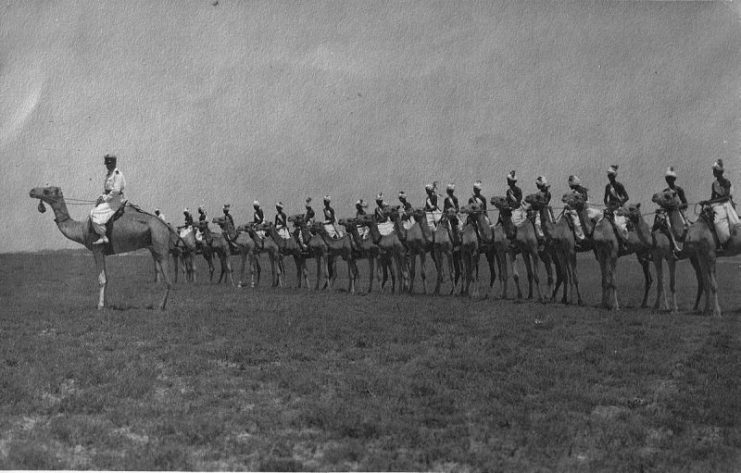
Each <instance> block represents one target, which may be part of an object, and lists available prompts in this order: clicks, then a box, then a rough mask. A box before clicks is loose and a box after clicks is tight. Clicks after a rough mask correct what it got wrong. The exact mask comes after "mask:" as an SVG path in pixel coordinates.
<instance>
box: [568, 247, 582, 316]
mask: <svg viewBox="0 0 741 473" xmlns="http://www.w3.org/2000/svg"><path fill="white" fill-rule="evenodd" d="M569 268H570V272H571V278H570V279H571V280H572V281H573V284H574V289H575V290H576V303H577V304H579V305H584V300H583V299H582V298H581V291H580V290H579V274H578V272H577V268H576V252H574V253H572V254H570V255H569Z"/></svg>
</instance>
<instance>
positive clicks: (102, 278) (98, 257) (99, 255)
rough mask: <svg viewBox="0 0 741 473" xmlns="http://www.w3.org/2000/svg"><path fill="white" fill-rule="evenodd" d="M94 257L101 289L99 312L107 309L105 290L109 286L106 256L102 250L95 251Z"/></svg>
mask: <svg viewBox="0 0 741 473" xmlns="http://www.w3.org/2000/svg"><path fill="white" fill-rule="evenodd" d="M93 257H94V258H95V268H96V271H97V273H98V287H99V289H100V291H99V294H98V310H100V309H102V308H104V307H105V289H106V285H107V284H108V279H107V278H106V271H105V255H104V254H103V251H102V250H96V251H93ZM155 266H156V261H155ZM156 269H157V268H155V270H156Z"/></svg>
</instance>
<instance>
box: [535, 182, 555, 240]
mask: <svg viewBox="0 0 741 473" xmlns="http://www.w3.org/2000/svg"><path fill="white" fill-rule="evenodd" d="M535 187H537V188H538V194H540V196H541V200H542V201H543V205H544V206H545V207H546V209H547V210H548V213H549V214H550V215H551V219H553V213H552V212H553V211H552V210H551V207H550V205H551V190H550V189H551V185H550V184H548V180H547V179H546V178H545V176H538V178H537V179H535ZM535 230H536V233H537V234H538V245H539V246H540V245H542V243H543V239H544V238H545V235H544V234H543V222H541V220H540V212H538V213H537V214H536V215H535Z"/></svg>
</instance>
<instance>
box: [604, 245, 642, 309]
mask: <svg viewBox="0 0 741 473" xmlns="http://www.w3.org/2000/svg"><path fill="white" fill-rule="evenodd" d="M617 260H618V259H617V255H616V256H615V257H613V258H611V259H610V265H609V266H608V269H609V272H608V276H609V277H608V279H607V280H608V282H609V289H610V294H612V309H613V310H620V304H618V296H617V284H616V283H615V278H616V276H617ZM644 271H645V269H644Z"/></svg>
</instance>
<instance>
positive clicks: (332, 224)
mask: <svg viewBox="0 0 741 473" xmlns="http://www.w3.org/2000/svg"><path fill="white" fill-rule="evenodd" d="M331 202H332V196H331V195H329V194H327V195H325V196H324V209H322V210H323V211H324V228H325V229H326V230H327V233H328V234H329V236H330V237H332V238H335V239H337V238H340V237H342V236H343V234H342V233H341V231H340V228H339V227H338V226H337V219H336V218H335V213H334V209H333V208H332V206H331V205H330V203H331Z"/></svg>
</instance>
